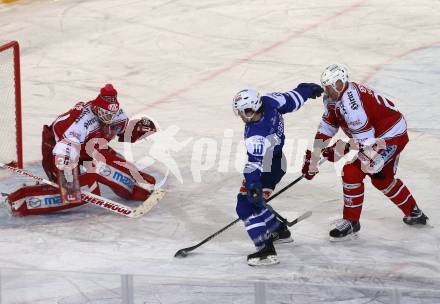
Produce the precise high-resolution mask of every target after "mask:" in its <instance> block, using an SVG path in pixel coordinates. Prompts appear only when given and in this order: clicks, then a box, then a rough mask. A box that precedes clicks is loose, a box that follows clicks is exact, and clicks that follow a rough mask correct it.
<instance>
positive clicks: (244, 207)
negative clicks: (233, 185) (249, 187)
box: [235, 194, 262, 221]
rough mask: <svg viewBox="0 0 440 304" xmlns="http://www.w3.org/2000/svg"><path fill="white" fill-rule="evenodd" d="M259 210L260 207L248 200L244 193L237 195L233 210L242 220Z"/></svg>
mask: <svg viewBox="0 0 440 304" xmlns="http://www.w3.org/2000/svg"><path fill="white" fill-rule="evenodd" d="M261 210H262V209H261V208H258V207H257V206H256V205H255V204H252V203H250V202H249V201H248V199H247V197H246V194H238V195H237V207H236V208H235V211H236V212H237V215H238V217H239V218H240V219H241V220H242V221H246V220H247V219H248V218H249V217H251V216H252V215H254V214H255V213H258V212H261Z"/></svg>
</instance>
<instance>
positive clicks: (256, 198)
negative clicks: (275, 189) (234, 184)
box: [246, 182, 263, 206]
mask: <svg viewBox="0 0 440 304" xmlns="http://www.w3.org/2000/svg"><path fill="white" fill-rule="evenodd" d="M246 190H247V192H246V196H247V199H248V201H249V202H250V203H252V204H254V205H258V206H259V205H260V204H261V203H262V199H263V186H262V185H261V183H260V182H246Z"/></svg>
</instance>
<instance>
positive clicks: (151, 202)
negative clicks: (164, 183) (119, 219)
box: [131, 189, 165, 218]
mask: <svg viewBox="0 0 440 304" xmlns="http://www.w3.org/2000/svg"><path fill="white" fill-rule="evenodd" d="M164 196H165V190H163V189H158V190H154V191H153V192H152V193H151V194H150V196H149V197H148V198H147V200H146V201H145V202H143V203H142V204H141V205H139V206H138V207H136V208H134V209H133V214H132V216H131V217H133V218H137V217H141V216H143V215H144V214H146V213H148V212H150V210H151V209H152V208H153V207H154V206H156V205H157V203H159V201H160V200H161V199H162V198H163V197H164Z"/></svg>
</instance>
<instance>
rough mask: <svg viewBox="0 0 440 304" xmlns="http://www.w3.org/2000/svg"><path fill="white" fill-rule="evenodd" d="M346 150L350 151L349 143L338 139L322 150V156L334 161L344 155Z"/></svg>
mask: <svg viewBox="0 0 440 304" xmlns="http://www.w3.org/2000/svg"><path fill="white" fill-rule="evenodd" d="M348 152H350V143H348V142H345V141H343V140H340V139H338V141H337V142H335V143H334V144H333V145H331V146H330V147H327V148H325V149H324V150H322V156H323V157H325V158H327V160H328V161H330V162H332V163H334V162H337V161H338V160H340V159H341V158H342V157H344V155H345V154H347V153H348Z"/></svg>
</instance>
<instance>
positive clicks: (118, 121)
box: [52, 102, 128, 160]
mask: <svg viewBox="0 0 440 304" xmlns="http://www.w3.org/2000/svg"><path fill="white" fill-rule="evenodd" d="M127 124H128V117H127V115H126V114H125V113H124V111H123V110H122V109H119V110H118V112H117V114H116V115H115V116H114V118H113V121H112V122H111V123H110V124H105V125H103V124H102V122H100V121H99V119H98V117H97V116H96V115H95V114H94V113H93V111H92V102H88V103H83V102H80V103H77V104H76V105H75V107H74V108H72V109H71V110H69V111H68V112H66V113H64V114H62V115H60V116H58V118H57V119H56V120H55V121H54V122H53V124H52V130H53V133H54V136H55V141H56V142H57V145H56V146H55V147H54V149H53V151H52V152H53V154H61V153H62V152H63V151H61V150H62V149H63V148H64V147H63V146H62V145H60V144H58V143H59V142H62V141H67V142H70V143H73V144H77V145H79V146H80V147H81V149H80V150H81V152H80V159H81V160H85V159H90V158H91V151H93V149H94V148H96V145H97V144H98V140H100V139H104V140H105V141H106V142H110V141H111V140H112V139H114V138H115V137H116V136H118V137H119V141H124V131H125V129H126V127H127Z"/></svg>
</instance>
